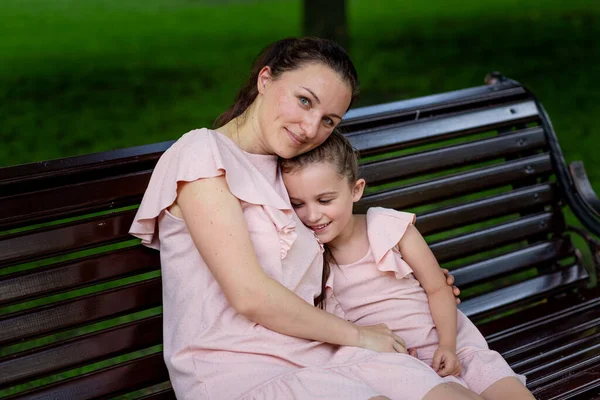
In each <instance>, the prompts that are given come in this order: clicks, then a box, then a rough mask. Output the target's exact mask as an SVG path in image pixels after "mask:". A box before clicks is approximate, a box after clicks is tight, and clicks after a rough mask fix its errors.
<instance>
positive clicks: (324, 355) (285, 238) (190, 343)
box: [130, 129, 458, 400]
mask: <svg viewBox="0 0 600 400" xmlns="http://www.w3.org/2000/svg"><path fill="white" fill-rule="evenodd" d="M221 175H225V178H226V180H227V183H228V185H229V188H230V190H231V192H232V193H233V194H234V196H236V197H237V198H238V199H239V200H240V204H241V206H242V208H243V212H244V216H245V217H246V220H247V223H248V230H249V231H250V235H251V239H252V241H253V244H254V247H255V250H256V254H257V256H258V259H259V261H260V263H261V265H262V267H263V268H264V270H265V271H266V273H267V274H269V275H270V276H271V277H273V278H274V279H276V280H277V281H279V282H280V283H281V284H282V285H284V286H286V287H287V288H288V289H290V290H292V291H293V292H294V293H295V294H297V295H298V296H299V297H301V298H302V299H304V300H305V301H306V302H308V303H310V304H313V299H314V298H315V296H317V295H318V294H319V292H320V282H321V276H322V248H321V246H320V245H319V243H318V242H317V240H316V239H315V237H314V235H313V233H312V232H311V231H310V230H308V229H307V228H306V227H304V226H303V225H302V223H301V222H300V221H299V220H298V218H297V216H296V215H295V214H294V212H293V211H292V208H291V206H290V204H289V200H288V197H287V192H286V190H285V187H284V185H283V181H282V179H281V176H280V173H279V169H278V167H277V158H276V157H275V156H271V155H257V154H249V153H246V152H243V151H242V150H240V149H239V148H238V147H237V146H236V145H235V144H234V143H233V142H232V141H231V140H230V139H229V138H227V137H226V136H224V135H222V134H220V133H218V132H216V131H211V130H207V129H200V130H195V131H191V132H189V133H187V134H185V135H184V136H183V137H182V138H181V139H179V140H178V141H177V142H176V143H175V144H173V146H172V147H171V148H170V149H169V150H167V151H166V152H165V153H164V155H163V156H162V157H161V159H160V160H159V162H158V164H157V166H156V168H155V170H154V173H153V174H152V178H151V180H150V183H149V185H148V189H147V190H146V193H145V195H144V198H143V200H142V203H141V205H140V208H139V210H138V212H137V215H136V217H135V220H134V222H133V225H132V226H131V230H130V232H131V234H133V235H134V236H137V237H139V238H141V239H142V243H144V244H145V245H147V246H149V247H152V248H154V249H157V250H160V256H161V263H162V279H163V302H164V305H163V307H164V358H165V362H166V365H167V367H168V370H169V375H170V378H171V383H172V385H173V388H174V390H175V393H176V395H177V397H178V398H179V399H194V400H201V399H238V398H244V399H292V398H293V399H345V400H348V399H357V400H358V399H360V400H365V399H368V398H369V397H372V396H376V395H385V396H388V397H390V398H391V399H421V398H422V397H423V396H424V395H425V394H426V393H427V392H428V391H429V390H430V389H432V388H433V387H434V386H436V385H438V384H440V383H443V382H451V381H452V382H458V381H457V380H456V379H453V378H451V379H445V380H444V379H441V378H440V377H438V376H437V374H436V373H435V372H433V370H431V369H430V368H429V367H428V366H427V365H426V364H425V363H423V362H421V361H419V360H417V359H414V358H412V357H410V356H407V355H404V354H396V353H376V352H372V351H369V350H365V349H361V348H356V347H347V346H335V345H331V344H325V343H320V342H315V341H311V340H305V339H300V338H296V337H290V336H286V335H282V334H279V333H277V332H274V331H271V330H269V329H267V328H265V327H263V326H260V325H258V324H256V323H254V322H252V321H250V320H249V319H247V318H245V317H244V316H242V315H240V314H238V313H237V312H236V311H235V310H234V309H233V308H232V307H230V305H229V304H228V302H227V300H226V298H225V296H224V294H223V292H222V291H221V289H220V287H219V285H218V283H217V282H216V280H215V279H214V277H213V275H212V274H211V272H210V270H209V268H208V267H207V265H206V264H205V262H204V261H203V259H202V257H201V256H200V254H199V253H198V251H197V249H196V247H195V246H194V243H193V241H192V238H191V236H190V234H189V232H188V230H187V228H186V225H185V223H184V221H183V220H182V219H180V218H177V217H175V216H174V215H172V214H170V213H169V212H168V211H167V208H168V207H169V206H170V205H171V204H173V202H174V201H175V199H176V196H177V182H189V181H194V180H197V179H202V178H211V177H216V176H221ZM229 246H230V248H231V251H235V248H236V244H235V243H229Z"/></svg>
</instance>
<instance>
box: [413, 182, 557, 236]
mask: <svg viewBox="0 0 600 400" xmlns="http://www.w3.org/2000/svg"><path fill="white" fill-rule="evenodd" d="M556 194H557V191H556V187H555V186H554V184H552V183H542V184H539V185H533V186H529V187H525V188H523V189H517V190H513V191H510V192H506V193H502V194H499V195H495V196H490V197H486V198H483V199H481V200H474V201H471V202H467V203H463V204H459V205H457V206H452V207H446V208H443V209H440V210H435V211H431V212H427V213H423V214H420V215H418V216H417V222H416V226H417V228H419V232H421V234H423V235H429V234H432V233H437V232H440V231H443V230H446V229H453V228H457V227H460V226H465V225H468V224H473V223H476V222H480V221H484V220H486V219H489V218H494V217H500V216H503V215H509V214H513V213H516V212H520V211H524V210H527V209H530V208H532V207H539V206H543V205H545V204H549V203H553V202H555V201H556Z"/></svg>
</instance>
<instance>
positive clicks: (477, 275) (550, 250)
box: [452, 239, 572, 287]
mask: <svg viewBox="0 0 600 400" xmlns="http://www.w3.org/2000/svg"><path fill="white" fill-rule="evenodd" d="M571 252H572V245H571V242H570V240H567V239H558V240H554V241H551V242H546V243H540V244H536V245H533V246H529V247H526V248H523V249H519V250H517V251H514V252H511V253H507V254H503V255H501V256H499V257H495V258H491V259H487V260H483V261H480V262H477V263H474V264H470V265H467V266H464V267H460V268H457V269H453V270H452V275H454V279H455V282H456V285H457V286H458V287H466V286H469V285H473V284H475V283H478V282H481V281H486V280H491V279H493V278H496V277H499V276H501V275H504V274H507V273H509V272H516V271H521V270H524V269H527V268H531V267H534V266H538V265H541V264H544V265H552V264H553V263H554V262H556V261H557V260H559V259H561V258H563V257H566V256H568V255H570V254H571Z"/></svg>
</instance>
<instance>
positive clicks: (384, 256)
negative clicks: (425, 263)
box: [367, 207, 416, 279]
mask: <svg viewBox="0 0 600 400" xmlns="http://www.w3.org/2000/svg"><path fill="white" fill-rule="evenodd" d="M415 220H416V216H415V214H411V213H406V212H402V211H396V210H392V209H389V208H381V207H372V208H370V209H369V210H368V211H367V235H368V237H369V243H370V245H371V250H372V251H373V255H374V257H375V262H376V263H377V268H378V269H379V270H380V271H384V272H393V273H394V274H395V275H396V278H397V279H402V278H404V277H405V276H407V275H408V274H411V273H412V272H413V270H412V268H411V267H410V266H409V265H408V264H407V263H406V261H404V260H403V259H402V255H401V254H400V251H399V250H398V246H397V245H398V242H399V241H400V239H402V236H404V233H405V232H406V229H407V228H408V226H409V225H411V224H414V223H415Z"/></svg>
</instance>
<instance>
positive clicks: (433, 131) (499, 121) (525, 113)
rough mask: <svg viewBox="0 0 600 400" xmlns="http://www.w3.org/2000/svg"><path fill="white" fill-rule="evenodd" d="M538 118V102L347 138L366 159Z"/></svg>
mask: <svg viewBox="0 0 600 400" xmlns="http://www.w3.org/2000/svg"><path fill="white" fill-rule="evenodd" d="M538 114H539V113H538V109H537V107H536V105H535V102H533V101H523V102H517V103H512V104H503V105H500V106H492V107H490V108H484V109H477V110H472V111H467V112H459V113H456V114H454V115H444V116H443V117H438V118H436V117H432V118H426V119H424V120H416V121H414V122H411V123H404V124H399V125H396V126H393V125H392V126H388V127H384V128H376V129H371V130H366V131H362V132H353V133H349V134H348V138H349V139H350V141H351V142H352V145H353V146H354V147H355V148H356V149H357V150H359V151H360V153H361V155H362V156H363V157H365V156H371V155H376V154H380V153H383V152H388V151H391V150H397V149H401V148H404V147H408V146H414V145H416V144H421V143H428V142H432V141H434V140H441V139H446V138H452V137H456V136H458V135H464V134H469V133H478V132H486V131H490V130H493V129H497V128H500V127H503V126H509V125H517V124H523V123H527V122H533V121H536V120H537V119H538V118H539V115H538Z"/></svg>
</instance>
